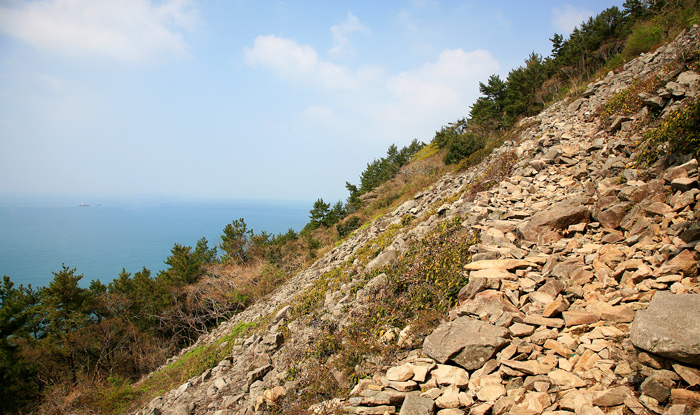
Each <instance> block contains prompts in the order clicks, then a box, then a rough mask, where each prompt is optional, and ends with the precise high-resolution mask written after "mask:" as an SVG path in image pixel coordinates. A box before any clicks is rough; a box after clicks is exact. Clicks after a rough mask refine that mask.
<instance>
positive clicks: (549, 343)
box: [544, 339, 573, 359]
mask: <svg viewBox="0 0 700 415" xmlns="http://www.w3.org/2000/svg"><path fill="white" fill-rule="evenodd" d="M544 348H545V349H549V350H554V351H555V352H556V353H557V354H558V355H559V356H561V357H564V358H566V359H568V358H570V357H571V355H572V354H573V351H571V349H569V348H568V347H566V346H564V345H563V344H561V343H559V342H558V341H556V340H553V339H547V340H546V341H545V342H544Z"/></svg>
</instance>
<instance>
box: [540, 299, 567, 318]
mask: <svg viewBox="0 0 700 415" xmlns="http://www.w3.org/2000/svg"><path fill="white" fill-rule="evenodd" d="M568 308H569V303H568V302H567V301H566V300H565V299H564V298H562V297H558V298H557V299H555V300H554V301H552V302H551V303H549V304H547V306H546V307H545V308H544V310H543V311H542V317H546V318H550V317H554V316H556V315H558V314H560V313H561V312H562V311H566V310H567V309H568Z"/></svg>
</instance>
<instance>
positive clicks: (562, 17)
mask: <svg viewBox="0 0 700 415" xmlns="http://www.w3.org/2000/svg"><path fill="white" fill-rule="evenodd" d="M591 16H593V12H592V11H590V10H586V9H577V8H576V7H574V6H572V5H571V4H566V5H564V8H563V9H561V8H559V7H555V8H554V9H552V24H553V25H554V27H555V28H556V29H557V30H558V31H561V32H562V33H563V34H566V35H568V34H570V33H571V32H572V31H573V30H574V28H575V27H577V26H578V25H580V24H581V23H582V22H583V21H584V20H586V19H588V18H589V17H591Z"/></svg>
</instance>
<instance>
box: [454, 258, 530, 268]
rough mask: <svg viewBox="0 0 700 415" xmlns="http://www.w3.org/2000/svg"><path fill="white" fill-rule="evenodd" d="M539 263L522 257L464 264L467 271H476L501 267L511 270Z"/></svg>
mask: <svg viewBox="0 0 700 415" xmlns="http://www.w3.org/2000/svg"><path fill="white" fill-rule="evenodd" d="M536 266H537V264H535V263H533V262H530V261H524V260H522V259H484V260H482V261H474V262H471V263H469V264H467V265H465V266H464V269H465V270H467V271H476V270H482V269H491V268H496V269H501V270H511V269H517V268H527V267H536Z"/></svg>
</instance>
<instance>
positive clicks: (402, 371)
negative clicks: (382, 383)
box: [386, 365, 413, 382]
mask: <svg viewBox="0 0 700 415" xmlns="http://www.w3.org/2000/svg"><path fill="white" fill-rule="evenodd" d="M386 378H387V379H389V380H393V381H398V382H405V381H407V380H411V379H412V378H413V368H412V367H411V366H410V365H403V366H396V367H392V368H390V369H389V370H387V371H386Z"/></svg>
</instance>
